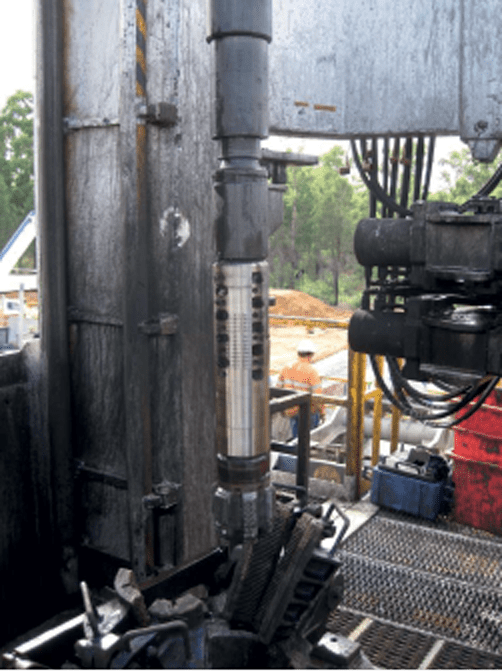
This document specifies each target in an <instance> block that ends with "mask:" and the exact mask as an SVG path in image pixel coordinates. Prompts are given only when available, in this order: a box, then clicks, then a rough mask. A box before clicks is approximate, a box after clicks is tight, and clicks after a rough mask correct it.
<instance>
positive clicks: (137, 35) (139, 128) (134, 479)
mask: <svg viewBox="0 0 502 672" xmlns="http://www.w3.org/2000/svg"><path fill="white" fill-rule="evenodd" d="M144 7H145V3H144V2H142V1H141V0H122V4H121V17H122V26H121V28H122V34H121V40H122V44H121V53H122V62H121V72H122V76H121V86H120V152H121V168H122V172H121V185H122V218H123V222H124V227H125V258H124V339H123V347H124V394H125V421H126V446H125V454H126V463H127V477H128V478H127V480H128V496H129V535H130V557H131V562H132V569H133V570H134V572H135V574H136V576H137V577H138V579H144V578H145V576H146V573H147V565H148V564H150V563H151V562H152V558H149V557H148V553H147V528H146V517H145V512H144V509H143V497H144V495H146V494H147V493H148V492H150V491H151V479H152V476H151V459H152V458H151V456H152V445H151V441H152V439H151V422H150V390H149V387H150V386H149V358H148V336H147V335H146V334H144V333H142V332H141V331H140V329H139V324H140V323H141V322H143V321H145V320H147V319H148V317H149V312H148V216H147V198H146V185H147V182H146V179H147V178H146V171H147V166H146V142H147V137H146V127H145V126H144V125H141V124H139V123H138V119H137V107H138V103H139V102H144V101H145V95H146V89H145V87H146V65H145V64H146V60H145V53H146V52H145V49H146V24H145V23H144V12H142V9H144ZM142 40H143V41H142ZM139 42H141V44H139ZM141 47H143V48H141ZM138 94H140V95H138Z"/></svg>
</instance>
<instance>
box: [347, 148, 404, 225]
mask: <svg viewBox="0 0 502 672" xmlns="http://www.w3.org/2000/svg"><path fill="white" fill-rule="evenodd" d="M350 145H351V147H352V154H353V156H354V162H355V164H356V166H357V170H358V171H359V175H360V176H361V179H362V181H363V182H364V184H365V185H366V186H367V187H368V189H369V190H370V191H372V192H373V193H374V194H375V195H376V196H377V198H378V199H379V200H380V201H381V202H382V203H385V205H386V206H387V207H388V208H389V210H390V211H391V212H397V213H398V214H399V215H401V217H406V216H407V215H411V211H410V210H408V209H407V208H402V207H401V206H400V205H399V204H398V203H396V202H395V201H394V200H392V199H391V198H390V197H389V196H388V195H387V194H386V193H385V191H384V190H383V189H382V187H381V186H380V185H379V183H378V182H377V181H376V179H375V178H374V177H373V176H372V179H369V178H368V176H367V175H366V173H365V171H364V168H363V166H362V163H361V159H360V157H359V153H358V151H357V147H356V143H355V141H354V140H351V141H350Z"/></svg>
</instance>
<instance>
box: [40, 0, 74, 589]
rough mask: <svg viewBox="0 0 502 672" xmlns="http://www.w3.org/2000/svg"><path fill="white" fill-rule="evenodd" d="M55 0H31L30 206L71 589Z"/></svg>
mask: <svg viewBox="0 0 502 672" xmlns="http://www.w3.org/2000/svg"><path fill="white" fill-rule="evenodd" d="M63 5H64V3H63V0H39V2H38V4H37V42H38V43H37V55H38V59H37V90H36V125H35V127H36V131H35V140H36V145H35V147H36V149H35V154H36V163H35V175H36V196H35V198H36V212H37V220H38V231H39V245H38V254H39V259H38V268H39V274H40V304H41V308H42V310H41V317H40V334H41V347H42V359H43V367H44V369H45V371H44V378H45V380H46V390H45V406H46V409H45V412H46V417H47V422H48V433H49V454H50V462H51V473H52V493H53V512H54V530H53V531H54V536H55V544H56V548H57V549H59V554H60V557H59V561H58V567H59V568H60V572H61V574H60V575H61V578H62V580H63V583H64V585H65V587H66V588H67V589H69V590H71V589H72V588H75V589H77V587H78V586H77V582H76V563H75V562H74V561H71V560H72V558H74V556H75V553H74V539H73V535H74V521H73V465H72V443H71V406H70V373H69V371H70V369H69V348H68V321H67V282H66V249H67V248H66V245H67V241H66V221H65V185H64V152H63V63H64V58H63V34H64V15H63Z"/></svg>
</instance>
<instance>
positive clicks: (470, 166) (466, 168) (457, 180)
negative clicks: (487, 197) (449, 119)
mask: <svg viewBox="0 0 502 672" xmlns="http://www.w3.org/2000/svg"><path fill="white" fill-rule="evenodd" d="M440 165H441V166H443V171H442V173H441V177H442V179H443V182H444V183H445V185H446V186H445V188H444V189H442V190H441V191H438V192H436V193H435V194H434V195H433V196H432V197H431V200H435V201H446V202H450V203H458V204H459V205H461V204H462V203H465V202H466V201H468V200H469V199H470V198H471V197H472V196H474V194H476V193H477V192H478V191H479V189H480V188H481V187H482V186H483V185H484V184H485V183H486V182H487V181H488V180H489V179H490V177H491V176H492V175H493V173H494V172H495V169H496V168H497V165H498V162H493V163H480V162H479V161H475V160H474V159H473V158H472V155H471V152H470V150H469V149H468V148H467V147H464V148H462V149H461V150H460V151H459V152H457V151H455V152H451V154H450V156H449V157H448V158H447V159H442V160H441V161H440ZM491 195H492V196H496V197H497V198H502V185H499V186H498V187H497V188H496V189H495V190H494V191H493V192H492V194H491Z"/></svg>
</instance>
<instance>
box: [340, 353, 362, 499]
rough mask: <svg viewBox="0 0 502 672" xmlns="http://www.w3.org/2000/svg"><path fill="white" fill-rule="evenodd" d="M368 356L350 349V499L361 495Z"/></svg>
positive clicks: (348, 445) (348, 449) (348, 458)
mask: <svg viewBox="0 0 502 672" xmlns="http://www.w3.org/2000/svg"><path fill="white" fill-rule="evenodd" d="M365 377H366V356H365V355H364V353H360V352H354V351H353V350H352V349H350V348H349V394H348V402H349V405H348V422H347V463H346V470H345V483H346V486H347V491H348V492H347V494H348V497H349V499H353V500H358V499H359V497H360V493H361V463H362V448H363V440H364V384H365Z"/></svg>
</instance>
